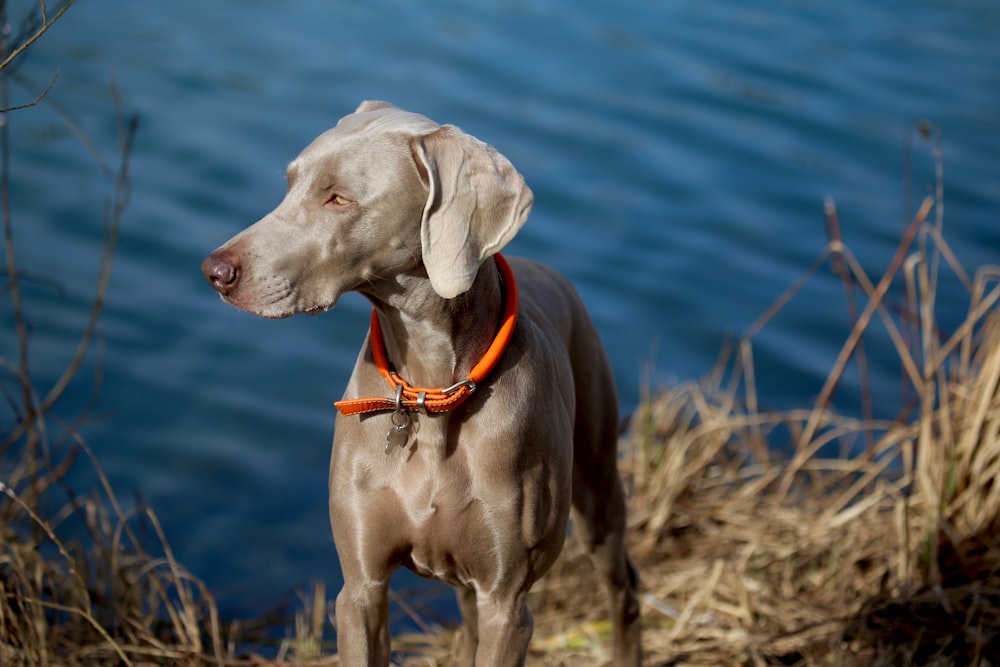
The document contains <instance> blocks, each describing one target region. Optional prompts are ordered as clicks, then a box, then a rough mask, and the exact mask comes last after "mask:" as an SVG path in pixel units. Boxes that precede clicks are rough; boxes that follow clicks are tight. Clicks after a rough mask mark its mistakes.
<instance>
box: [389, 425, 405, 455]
mask: <svg viewBox="0 0 1000 667" xmlns="http://www.w3.org/2000/svg"><path fill="white" fill-rule="evenodd" d="M409 439H410V431H409V429H407V428H406V427H405V426H393V427H392V428H391V429H389V432H388V433H386V434H385V453H386V454H388V453H389V452H390V451H391V450H392V448H393V447H399V448H400V449H402V448H403V447H406V443H407V441H408V440H409Z"/></svg>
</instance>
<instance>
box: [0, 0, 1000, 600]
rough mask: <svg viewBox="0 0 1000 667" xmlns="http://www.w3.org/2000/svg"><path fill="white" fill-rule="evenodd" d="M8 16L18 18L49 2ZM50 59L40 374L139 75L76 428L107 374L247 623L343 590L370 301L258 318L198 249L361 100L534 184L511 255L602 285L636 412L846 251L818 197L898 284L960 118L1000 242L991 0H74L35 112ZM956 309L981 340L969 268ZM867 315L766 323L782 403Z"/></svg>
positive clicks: (595, 288) (126, 483) (956, 187)
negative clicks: (349, 407)
mask: <svg viewBox="0 0 1000 667" xmlns="http://www.w3.org/2000/svg"><path fill="white" fill-rule="evenodd" d="M12 4H13V11H14V16H15V17H17V18H19V17H20V16H21V14H20V13H18V12H19V11H21V10H23V9H24V8H27V7H29V6H32V5H33V4H34V3H32V2H27V0H22V1H21V2H14V3H12ZM19 8H20V9H19ZM57 69H59V70H60V75H59V78H58V81H57V82H56V84H55V85H54V87H53V89H52V91H51V92H50V94H49V97H48V103H47V104H43V105H42V106H40V107H38V108H36V109H31V110H25V111H19V112H16V113H14V114H11V116H10V118H9V122H10V123H11V137H12V141H13V147H12V164H13V181H12V207H13V211H14V215H15V224H16V228H15V234H16V244H17V251H18V256H19V263H20V267H21V268H22V270H23V271H24V274H25V278H26V280H28V281H29V282H28V283H27V285H26V287H25V290H26V299H27V300H28V306H27V307H28V315H29V319H30V324H31V327H32V331H33V338H32V357H31V360H32V370H33V372H34V374H35V377H36V380H37V382H38V384H39V386H40V388H41V390H43V391H44V390H47V388H48V387H49V386H50V385H51V384H52V382H54V381H55V379H56V378H57V377H58V375H59V373H60V372H61V370H62V368H63V366H64V364H65V363H66V362H67V360H68V359H69V358H70V357H71V355H72V351H73V349H74V347H75V345H76V341H77V336H78V332H79V331H80V330H81V328H82V326H83V323H84V322H85V320H86V316H87V311H88V308H89V300H90V298H91V295H92V293H93V285H94V282H95V278H96V275H97V267H98V262H99V253H100V244H101V233H102V232H101V229H102V224H103V222H102V210H103V206H104V201H105V197H106V196H107V194H108V193H109V192H110V187H109V185H108V181H107V179H106V178H105V177H104V176H103V175H102V174H101V172H100V170H99V169H97V167H96V166H95V162H94V159H93V158H92V156H91V155H90V152H89V150H88V149H87V148H86V147H85V146H84V144H82V143H81V142H80V141H79V140H78V139H77V137H76V133H75V132H74V130H72V129H70V127H68V126H67V123H66V122H65V120H64V118H63V116H64V115H66V114H69V115H70V116H71V117H72V119H73V123H74V124H75V125H76V126H78V127H79V129H80V130H82V131H83V132H85V133H87V134H88V135H89V136H91V137H92V139H93V143H94V145H95V146H96V147H97V149H98V150H99V151H100V152H101V153H102V154H103V155H104V158H105V159H106V160H107V161H108V162H110V163H112V164H113V163H114V161H115V159H116V144H115V141H116V133H117V129H116V125H115V119H114V114H113V99H114V96H113V94H112V92H111V87H110V84H109V82H110V80H111V79H112V77H113V79H114V80H115V81H116V82H117V89H118V91H119V94H120V96H121V99H122V103H123V105H124V108H125V109H126V111H130V112H131V111H134V112H137V113H138V114H139V115H140V128H139V134H138V138H137V142H136V145H135V148H134V151H133V154H132V161H131V176H132V192H131V202H130V206H129V207H128V209H127V211H126V212H125V218H124V224H123V228H122V234H121V239H120V244H119V248H118V253H117V259H116V264H115V267H114V274H113V278H112V282H111V286H110V290H109V293H108V299H107V305H106V310H105V314H104V318H103V320H102V325H101V344H100V348H99V350H100V354H98V353H97V351H92V353H91V354H90V355H89V356H88V360H87V363H86V364H85V366H84V368H83V370H82V371H81V373H80V375H78V377H77V379H76V381H75V382H74V383H73V384H72V385H71V386H70V388H69V390H68V391H67V393H66V395H65V397H64V399H63V401H62V402H61V403H60V404H59V406H58V409H57V413H58V414H60V415H62V416H64V417H67V418H68V417H72V416H73V415H75V414H76V413H77V412H78V411H79V410H80V409H82V408H84V407H86V406H88V405H89V404H90V402H91V401H92V400H93V398H94V392H95V389H94V387H95V383H97V382H98V381H99V384H100V391H99V396H98V399H97V401H98V402H97V404H96V408H95V410H94V411H93V412H92V413H91V416H90V419H89V420H88V422H87V423H85V424H84V425H83V426H82V427H81V431H82V433H83V435H84V436H85V437H86V439H87V441H88V442H89V443H90V445H91V446H92V447H93V449H94V451H95V452H96V454H97V456H98V458H99V460H100V462H101V464H102V465H103V467H104V469H105V470H106V472H107V473H108V474H109V476H110V478H111V480H112V483H113V484H114V486H115V488H116V489H117V492H118V494H119V496H120V497H121V498H122V499H123V501H125V502H127V503H128V502H131V501H132V499H133V498H135V497H141V498H142V499H143V500H144V501H145V502H148V503H149V504H150V505H152V507H153V508H154V509H155V511H156V512H157V514H158V516H159V517H160V519H161V521H162V522H163V524H164V527H165V530H166V533H167V535H168V538H169V540H170V543H171V545H172V547H173V549H174V552H175V554H176V556H177V557H178V559H179V560H180V561H181V562H182V563H184V564H185V565H186V566H187V567H189V568H190V569H191V570H192V571H193V572H194V573H196V574H197V575H199V576H200V577H202V578H204V579H205V580H206V581H207V582H208V583H209V584H210V585H211V586H212V588H213V590H214V591H215V592H216V594H217V595H218V596H219V598H220V600H221V602H222V604H223V608H224V609H225V610H226V611H227V612H231V613H251V612H253V611H259V610H260V609H263V608H268V607H270V606H272V605H273V604H274V603H275V602H276V601H277V600H278V599H279V598H280V597H281V596H283V595H287V594H288V593H289V591H291V590H292V589H293V588H294V587H295V586H297V585H305V584H307V583H308V582H309V581H310V580H311V579H324V580H326V582H327V584H328V589H329V590H330V591H334V590H336V589H337V588H338V587H339V582H340V579H339V573H338V570H337V565H336V558H335V554H334V550H333V545H332V540H331V538H330V532H329V524H328V519H327V509H326V497H327V489H326V477H327V472H326V471H327V462H328V459H329V446H330V439H331V435H332V428H333V420H334V410H333V407H332V401H333V400H335V399H337V398H339V397H340V395H341V393H342V391H343V388H344V385H345V384H346V381H347V378H348V375H349V371H350V368H351V365H352V363H353V361H354V358H355V355H356V352H357V349H358V346H359V345H360V343H361V341H362V338H363V336H364V332H365V327H366V325H367V317H368V306H367V305H366V303H365V302H364V301H363V300H362V299H361V298H360V297H356V296H353V295H352V296H351V297H349V298H345V299H343V300H342V301H341V303H340V304H339V305H338V306H337V308H336V309H334V310H333V311H331V312H329V313H326V314H324V315H322V316H318V317H305V316H301V317H296V318H292V319H289V320H283V321H265V320H261V319H257V318H255V317H253V316H251V315H248V314H246V313H243V312H239V311H237V310H235V309H234V308H231V307H229V306H226V305H225V304H223V303H221V302H220V300H219V299H218V297H217V296H216V295H215V293H214V292H213V291H212V290H211V289H210V288H209V286H208V284H207V283H206V282H205V281H204V279H203V278H202V276H201V274H200V272H199V264H200V262H201V260H202V258H203V257H204V256H205V255H206V254H207V253H208V252H210V251H211V250H212V249H214V248H215V247H216V246H218V245H219V244H221V243H222V242H224V241H225V240H226V239H228V238H229V237H230V236H232V235H233V234H234V233H236V232H237V231H238V230H240V229H242V228H243V227H245V226H247V225H249V224H250V223H252V222H254V221H256V220H257V219H258V218H259V217H261V216H262V215H264V214H265V213H267V212H268V211H270V210H271V208H272V207H273V206H274V205H276V204H277V203H278V202H279V201H280V199H281V197H282V196H283V194H284V187H285V186H284V170H285V165H286V164H287V162H288V161H289V160H291V159H292V158H293V157H294V156H295V155H296V154H297V153H298V151H299V150H300V149H301V148H302V147H303V146H305V145H306V144H307V143H308V142H309V141H310V140H311V139H312V138H313V137H314V136H315V135H317V134H319V133H320V132H322V131H324V130H325V129H327V128H329V127H330V126H332V125H333V124H335V122H336V121H337V119H338V118H340V117H341V116H343V115H345V114H347V113H350V112H351V111H353V110H354V108H356V106H357V105H358V103H359V102H360V101H361V100H363V99H385V100H389V101H392V102H394V103H395V104H397V105H399V106H402V107H404V108H407V109H410V110H413V111H418V112H420V113H423V114H425V115H427V116H429V117H431V118H433V119H435V120H438V121H440V122H449V123H454V124H457V125H459V126H460V127H462V128H463V129H465V130H466V131H468V132H470V133H472V134H474V135H476V136H478V137H480V138H481V139H483V140H485V141H487V142H489V143H491V144H493V145H494V146H496V147H497V148H498V149H499V150H500V151H501V152H502V153H504V154H505V155H506V156H507V157H509V158H510V159H511V161H512V162H513V163H514V164H515V165H516V166H517V168H518V169H519V170H520V171H521V172H522V173H523V174H524V176H525V178H526V179H527V181H528V183H529V185H530V186H531V188H532V189H533V191H534V194H535V206H534V210H533V213H532V215H531V218H530V219H529V221H528V224H527V225H526V227H525V228H524V230H523V231H522V232H521V234H520V235H519V236H518V237H517V238H516V239H515V241H514V242H513V243H512V244H511V246H509V247H508V249H507V251H506V252H508V253H509V254H521V255H527V256H531V257H534V258H537V259H541V260H543V261H545V262H548V263H549V264H551V265H553V266H555V267H557V268H558V269H560V270H561V271H563V272H564V273H565V274H567V275H568V276H569V277H570V278H571V279H572V280H573V281H574V282H575V283H576V285H577V286H578V288H579V290H580V292H581V293H582V295H583V297H584V299H585V301H586V302H587V304H588V306H589V307H590V309H591V312H592V315H593V317H594V319H595V321H596V323H597V326H598V328H599V329H600V331H601V334H602V336H603V338H604V341H605V343H606V345H607V347H608V349H609V351H610V354H611V357H612V361H613V363H614V366H615V369H616V373H617V380H618V384H619V389H620V399H621V404H622V407H623V410H631V409H632V408H634V407H635V405H636V404H637V402H638V401H639V399H640V396H641V393H642V391H643V388H644V387H646V386H653V387H655V386H662V385H665V384H670V383H676V382H683V381H691V380H697V379H699V378H701V377H702V376H704V375H705V374H706V373H707V372H708V371H709V370H710V369H711V368H712V366H713V365H714V363H715V361H716V358H717V356H718V353H719V350H720V348H721V346H722V344H723V342H724V341H725V340H726V339H727V337H732V336H738V335H740V334H741V333H742V332H743V331H745V330H746V329H747V327H748V326H749V325H750V324H751V323H752V322H753V321H754V320H755V319H756V318H757V317H758V316H759V315H760V314H761V313H762V312H763V311H764V310H765V309H766V308H767V306H768V305H769V304H770V303H771V302H772V301H773V300H774V299H775V298H776V297H777V296H778V295H779V294H780V293H781V292H782V291H783V290H784V289H785V288H786V287H788V286H789V285H790V284H791V283H792V282H793V281H794V280H795V279H796V278H797V277H798V276H799V275H800V274H801V273H802V272H803V271H804V270H805V269H806V267H807V266H808V265H809V264H810V262H811V261H812V260H813V258H814V257H815V256H816V255H817V254H818V253H819V252H820V251H821V249H822V247H823V245H824V243H825V241H826V236H825V231H824V218H823V200H824V197H827V196H830V197H833V198H834V200H835V201H836V203H837V206H838V210H839V215H840V219H841V223H842V226H843V229H844V234H845V236H846V239H847V241H848V244H849V245H850V247H851V248H852V249H853V251H854V253H855V254H856V255H857V256H858V257H859V258H860V260H861V262H862V264H863V265H864V267H865V269H866V270H867V271H868V272H869V273H870V274H874V275H881V272H882V270H883V269H884V268H885V266H886V265H887V263H888V261H889V259H890V257H891V256H892V253H893V252H894V250H895V248H896V245H897V242H898V239H899V236H900V231H901V229H902V228H903V226H904V222H905V221H907V220H908V219H909V218H910V217H911V216H912V214H913V212H914V210H915V208H916V205H917V204H918V203H919V200H920V198H921V197H923V195H924V194H925V193H926V192H928V191H930V190H932V189H933V185H934V173H935V172H934V169H935V164H934V160H933V156H932V152H931V148H932V147H931V145H929V144H928V143H927V142H924V141H922V140H921V138H920V136H919V133H918V132H917V131H916V129H915V128H916V126H917V124H918V123H919V122H921V121H924V120H926V121H929V122H930V123H932V124H933V126H934V127H937V128H940V130H941V133H942V145H943V158H944V159H943V167H944V191H945V203H946V213H945V216H944V217H945V221H946V223H945V231H946V237H947V239H948V241H949V242H950V243H951V245H952V247H953V248H954V250H955V252H956V254H957V255H958V257H959V258H960V259H961V260H962V262H963V263H964V265H965V266H966V268H967V269H972V268H975V267H978V266H980V265H982V264H986V263H996V262H998V260H1000V257H998V255H1000V216H998V213H1000V207H998V202H1000V160H998V156H1000V4H997V3H996V2H994V1H993V0H967V1H963V2H945V1H940V2H937V1H931V0H907V1H905V2H904V1H902V0H897V1H890V2H880V3H871V2H867V1H866V0H836V1H834V0H811V1H807V0H797V1H792V0H771V1H768V2H764V1H762V0H717V1H716V2H704V1H695V0H692V1H687V2H682V1H661V2H653V1H647V2H639V1H630V0H626V1H623V2H616V3H607V2H597V1H594V0H580V1H577V2H558V1H555V0H550V1H541V2H525V1H518V0H507V1H499V0H495V1H484V2H478V3H460V2H454V1H452V2H434V3H416V2H405V1H403V0H374V1H371V2H363V3H362V2H355V3H344V2H342V3H325V2H312V1H307V0H285V1H280V2H279V1H278V0H242V1H240V0H216V1H215V2H202V1H195V0H173V1H171V2H136V1H134V0H133V1H129V2H126V1H124V0H117V1H115V0H80V1H79V2H78V3H77V5H76V6H74V7H73V8H72V9H71V10H70V11H69V13H68V14H67V15H66V17H65V18H64V19H63V20H62V21H61V22H60V23H59V24H58V25H57V26H56V27H55V28H54V29H53V30H52V31H51V33H50V34H49V35H47V36H46V37H45V38H44V39H43V40H42V41H41V42H40V43H39V44H38V45H37V46H36V48H34V49H33V50H32V52H31V54H30V55H29V57H28V58H27V59H26V60H25V62H24V63H23V64H22V66H20V67H19V68H18V71H17V74H18V79H17V81H18V83H15V84H13V86H12V95H13V101H14V102H20V101H27V100H28V99H30V98H32V97H34V95H35V93H37V91H39V90H41V89H42V88H43V87H44V86H45V85H46V84H47V82H48V81H49V79H50V78H51V77H52V75H53V74H54V73H55V71H56V70H57ZM908 156H909V157H908ZM907 173H909V174H910V176H909V177H907V176H906V174H907ZM907 193H909V194H907ZM897 293H898V290H897ZM4 296H5V297H6V294H4ZM940 301H941V310H942V317H943V318H944V323H945V326H946V327H947V326H948V324H949V323H950V324H951V325H954V323H956V322H957V321H959V319H960V318H961V316H962V315H963V312H964V308H965V300H964V294H963V292H962V290H961V288H960V286H959V285H958V284H957V282H955V281H949V282H946V283H945V284H944V286H943V293H942V297H941V299H940ZM844 304H845V299H844V295H843V292H842V289H841V287H840V282H839V280H838V279H837V278H836V277H834V276H833V275H831V274H830V273H829V271H827V270H824V271H821V272H820V273H819V274H818V275H817V276H816V277H815V278H814V279H813V280H812V281H810V282H809V283H808V284H807V286H806V287H805V289H804V290H803V292H802V293H801V295H800V296H799V298H798V299H797V300H796V301H795V302H794V303H793V305H792V306H791V307H790V308H788V309H787V310H786V311H784V312H783V313H782V314H781V315H780V316H779V317H778V318H777V319H776V320H774V321H773V322H772V323H771V324H770V325H769V326H768V327H767V328H765V329H764V330H763V331H762V332H761V333H760V334H759V335H758V336H757V337H756V338H755V339H754V340H755V358H756V362H757V377H758V383H759V387H760V392H761V396H762V401H763V402H764V403H765V404H766V405H768V406H772V407H789V406H801V405H805V404H806V403H807V402H808V401H809V400H811V399H812V398H813V397H814V396H815V395H816V394H817V393H818V391H819V389H820V387H821V386H822V382H823V379H824V378H825V376H826V374H827V371H828V369H829V368H830V366H831V364H832V362H833V359H834V358H835V356H836V354H837V352H838V350H839V348H840V345H841V343H842V342H843V340H844V337H845V335H846V332H847V330H848V321H847V311H846V309H845V305H844ZM0 315H2V317H3V325H4V328H3V329H2V330H0V355H2V356H4V357H7V358H9V359H14V358H16V346H15V341H14V336H13V334H12V333H11V332H12V327H11V324H10V323H11V309H10V306H9V303H7V302H4V303H3V305H2V306H0ZM869 354H870V356H871V360H870V361H871V366H872V372H873V377H874V380H875V383H876V389H877V401H878V402H877V404H876V409H877V410H878V412H879V414H880V415H882V416H891V415H893V414H894V413H895V410H896V408H897V406H898V401H897V399H896V398H895V394H896V393H897V391H898V386H899V368H898V365H897V363H896V362H895V361H894V359H893V355H892V353H891V348H890V347H889V345H888V343H887V342H885V341H879V340H873V341H871V343H870V346H869ZM98 369H99V370H100V372H99V374H98V375H96V376H95V373H97V371H98ZM95 378H97V379H95ZM8 379H9V378H8V377H7V376H4V382H5V383H7V384H5V387H7V388H8V389H9V387H10V386H12V383H8ZM857 393H858V382H857V379H856V377H854V376H850V377H848V379H847V381H846V382H845V383H844V385H843V386H842V387H841V390H840V393H839V394H838V404H840V405H843V406H844V409H847V410H850V409H854V407H853V406H855V405H856V404H857V403H856V401H857ZM5 405H6V403H5ZM3 410H7V408H3ZM10 418H11V417H10V413H9V411H8V412H0V422H2V423H4V424H6V423H8V421H9V419H10ZM75 474H76V480H75V484H76V487H77V490H78V491H81V492H83V491H86V490H87V489H89V488H95V487H96V486H97V480H96V478H95V477H94V475H93V473H92V472H91V471H90V470H89V469H88V468H87V467H86V466H82V465H81V466H78V468H77V471H76V473H75ZM417 581H418V580H415V579H414V578H412V577H408V576H402V577H400V578H399V579H398V580H397V583H396V585H397V587H398V588H400V589H406V588H409V587H411V586H414V585H416V582H417ZM447 605H448V603H444V607H442V609H443V611H441V613H443V614H445V615H449V614H450V613H452V611H451V608H450V607H448V606H447Z"/></svg>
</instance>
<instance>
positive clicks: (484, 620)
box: [475, 589, 534, 667]
mask: <svg viewBox="0 0 1000 667" xmlns="http://www.w3.org/2000/svg"><path fill="white" fill-rule="evenodd" d="M476 616H477V620H478V624H477V625H478V629H479V647H478V649H477V650H476V663H475V664H476V667H520V666H521V665H524V661H525V658H526V657H527V655H528V645H529V644H530V643H531V633H532V630H533V628H534V623H533V621H532V618H531V612H530V611H528V604H527V589H525V590H524V591H516V592H507V593H505V594H503V595H498V594H492V595H481V596H480V597H479V600H478V604H477V613H476Z"/></svg>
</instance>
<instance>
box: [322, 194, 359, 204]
mask: <svg viewBox="0 0 1000 667" xmlns="http://www.w3.org/2000/svg"><path fill="white" fill-rule="evenodd" d="M353 203H354V202H352V201H351V200H350V199H348V198H347V197H345V196H343V195H336V194H335V195H333V196H331V197H330V198H329V199H328V200H327V201H326V205H327V206H347V205H348V204H353Z"/></svg>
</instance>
